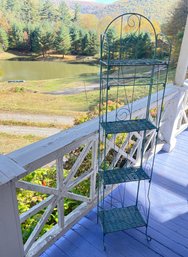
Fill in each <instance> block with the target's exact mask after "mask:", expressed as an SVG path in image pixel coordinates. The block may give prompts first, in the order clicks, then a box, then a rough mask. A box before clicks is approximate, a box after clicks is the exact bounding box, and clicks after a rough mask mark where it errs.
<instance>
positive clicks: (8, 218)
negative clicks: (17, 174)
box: [0, 182, 24, 257]
mask: <svg viewBox="0 0 188 257" xmlns="http://www.w3.org/2000/svg"><path fill="white" fill-rule="evenodd" d="M0 256H1V257H23V256H24V248H23V242H22V235H21V228H20V220H19V214H18V203H17V199H16V189H15V183H14V182H8V183H6V184H3V185H0Z"/></svg>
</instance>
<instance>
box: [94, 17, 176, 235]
mask: <svg viewBox="0 0 188 257" xmlns="http://www.w3.org/2000/svg"><path fill="white" fill-rule="evenodd" d="M170 51H171V47H170V45H169V43H168V41H167V40H166V38H165V37H164V36H163V35H157V33H156V31H155V28H154V26H153V24H152V23H151V22H150V21H149V20H148V19H147V18H146V17H144V16H142V15H140V14H137V13H126V14H123V15H120V16H118V17H117V18H115V19H114V20H113V21H112V22H111V23H110V24H109V25H108V26H107V28H106V30H105V32H104V34H103V35H102V36H101V56H100V107H99V109H100V116H99V123H100V124H99V137H100V138H99V139H100V140H99V142H100V143H99V187H98V189H99V194H98V217H99V220H100V223H101V225H102V229H103V235H106V234H107V233H111V232H115V231H121V230H125V229H130V228H137V227H144V226H145V227H146V235H147V227H148V220H149V212H150V200H149V190H150V185H151V179H152V173H153V164H154V158H155V152H156V144H157V140H158V134H159V133H160V132H159V127H160V120H161V113H162V109H163V99H164V94H165V86H166V81H167V72H168V66H169V58H170ZM159 91H160V92H159ZM154 92H156V94H155V95H156V107H155V108H152V106H151V95H152V93H154ZM143 95H144V96H145V98H144V100H145V102H144V103H145V114H144V115H143V117H142V118H141V119H140V118H139V119H137V117H136V116H135V115H134V116H133V112H134V107H135V105H136V104H137V102H136V100H137V99H139V98H141V97H143ZM121 105H122V106H121ZM112 110H114V112H113V115H110V116H109V115H108V112H109V111H112ZM151 132H154V133H153V134H154V139H153V141H148V140H147V139H148V136H149V135H150V134H151ZM137 140H140V141H139V144H138V141H137ZM112 144H113V149H115V150H112V147H110V146H111V145H112ZM148 148H151V151H150V154H149V155H148V154H147V156H146V154H145V153H146V152H147V149H148ZM122 149H123V150H122ZM138 152H140V154H138ZM136 154H137V156H139V157H137V159H136V162H135V161H134V159H133V158H132V157H133V156H134V155H135V156H136ZM120 157H121V158H120ZM119 159H120V160H119ZM148 167H149V168H148ZM128 182H129V183H132V186H133V187H135V188H136V189H135V191H136V193H135V202H134V203H133V204H131V205H130V204H127V201H126V183H128ZM141 183H147V193H146V199H147V201H148V207H147V209H146V210H143V208H142V206H141V204H140V201H139V190H142V187H141ZM118 184H123V185H122V187H121V198H122V200H121V204H119V203H117V201H115V200H114V198H113V193H111V194H110V196H109V197H108V199H110V200H109V201H108V200H105V196H106V195H107V194H108V192H113V189H114V188H115V187H116V186H117V185H118ZM103 238H104V237H103ZM147 239H149V237H148V235H147Z"/></svg>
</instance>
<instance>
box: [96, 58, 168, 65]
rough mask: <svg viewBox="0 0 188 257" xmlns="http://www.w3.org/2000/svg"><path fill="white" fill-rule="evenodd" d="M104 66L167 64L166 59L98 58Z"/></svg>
mask: <svg viewBox="0 0 188 257" xmlns="http://www.w3.org/2000/svg"><path fill="white" fill-rule="evenodd" d="M100 63H101V64H102V65H105V66H152V65H168V62H167V61H162V60H159V59H127V60H121V59H118V60H109V61H107V60H100Z"/></svg>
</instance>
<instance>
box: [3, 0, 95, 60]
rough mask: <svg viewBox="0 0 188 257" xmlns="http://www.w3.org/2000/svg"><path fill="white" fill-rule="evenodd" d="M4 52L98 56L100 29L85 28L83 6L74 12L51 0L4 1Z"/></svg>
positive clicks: (75, 8)
mask: <svg viewBox="0 0 188 257" xmlns="http://www.w3.org/2000/svg"><path fill="white" fill-rule="evenodd" d="M0 6H1V11H0V43H1V46H2V47H1V48H2V49H1V50H4V51H6V50H10V49H11V50H20V51H28V52H34V53H41V54H43V56H44V55H45V53H46V52H47V51H48V50H55V51H56V52H59V53H61V54H63V55H64V54H68V53H71V54H76V55H80V54H82V55H95V54H96V53H98V36H97V32H96V30H93V29H86V28H84V26H81V20H80V11H79V6H78V5H75V7H74V10H71V9H69V8H68V6H67V5H66V3H65V2H61V3H60V4H59V5H55V4H54V3H52V2H51V1H50V0H43V1H40V0H23V1H19V0H0Z"/></svg>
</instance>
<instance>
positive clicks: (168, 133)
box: [0, 86, 188, 257]
mask: <svg viewBox="0 0 188 257" xmlns="http://www.w3.org/2000/svg"><path fill="white" fill-rule="evenodd" d="M144 103H145V98H143V99H140V100H138V101H136V102H135V103H134V106H133V110H134V113H133V117H139V118H142V116H143V114H144V113H145V110H144V108H143V106H145V105H144ZM155 106H156V95H152V108H154V107H155ZM187 115H188V94H187V89H186V87H183V88H180V87H179V88H178V87H175V86H170V87H168V88H167V90H166V95H165V101H164V111H163V115H162V121H161V130H160V140H161V143H160V148H159V149H161V147H164V149H165V150H168V151H169V150H171V149H172V147H173V146H174V141H175V136H176V135H177V134H178V133H180V132H181V131H182V130H183V129H185V128H187V125H188V118H187V117H188V116H187ZM109 117H111V118H112V119H113V117H114V113H113V112H112V113H110V114H109ZM155 133H156V132H155V131H150V132H148V134H147V142H146V144H145V156H148V155H150V154H151V152H152V150H153V142H154V140H155ZM130 137H131V139H132V143H133V147H132V148H131V151H130V153H129V154H128V153H127V152H126V146H127V140H126V139H125V141H124V142H123V143H122V145H121V146H119V145H116V144H114V142H113V141H112V140H113V139H111V140H110V139H109V141H108V151H110V150H111V149H113V150H115V151H116V153H117V154H116V156H115V157H114V160H113V162H114V163H117V162H118V160H119V158H120V157H121V156H123V157H124V158H125V159H128V161H129V162H130V163H132V164H135V163H136V162H137V161H138V160H139V158H140V152H141V140H142V132H141V133H137V132H133V133H131V135H129V138H130ZM97 145H98V119H93V120H91V121H88V122H86V123H83V124H81V125H78V126H75V127H73V128H71V129H69V130H66V131H63V132H61V133H58V134H56V135H54V136H51V137H49V138H46V139H44V140H41V141H39V142H36V143H34V144H31V145H29V146H26V147H24V148H22V149H19V150H17V151H14V152H12V153H10V154H8V155H6V156H3V155H1V156H0V255H1V257H23V256H27V257H31V256H39V255H40V253H41V252H42V251H43V250H44V249H46V248H47V247H49V246H50V244H52V243H53V242H54V241H55V240H57V239H58V238H59V237H60V236H61V235H62V234H63V233H65V232H66V231H67V230H68V229H69V228H70V227H71V226H72V225H73V224H75V223H76V222H77V221H78V220H79V219H80V218H81V217H82V216H83V215H85V214H86V213H87V212H88V211H89V210H90V209H91V208H92V207H93V206H95V204H96V198H97V197H96V195H97V192H96V174H97V169H98V167H97V166H98V165H97V163H98V160H97ZM80 146H82V151H81V152H80V154H79V156H78V157H77V159H76V161H75V162H74V164H73V165H72V167H71V169H70V171H69V173H68V175H67V176H66V177H64V173H63V170H64V167H63V165H64V163H65V161H64V157H65V156H66V158H69V157H68V154H69V153H70V152H71V151H74V150H76V149H78V148H79V147H80ZM159 149H158V150H159ZM88 154H90V155H91V156H92V161H91V164H90V167H89V169H88V170H85V171H84V172H83V173H81V174H80V175H79V176H75V175H76V173H77V171H78V169H79V167H80V166H81V165H82V163H83V161H84V159H85V157H86V156H87V155H88ZM53 162H55V165H56V177H57V183H56V187H53V188H52V187H48V186H43V185H39V184H32V183H29V182H26V181H23V180H20V179H22V178H24V177H25V176H26V175H27V174H29V173H31V172H33V171H35V170H37V169H38V168H41V167H43V166H45V165H47V164H49V163H53ZM86 179H89V180H90V192H89V195H79V194H76V193H73V192H72V189H73V188H74V187H75V186H77V185H78V184H79V183H81V182H82V181H84V180H86ZM16 187H18V188H22V189H24V190H31V191H34V192H40V193H43V194H47V195H48V197H47V198H46V199H45V200H43V201H41V202H40V203H38V204H37V205H35V206H33V207H32V208H31V209H29V210H28V211H26V212H25V213H23V214H21V215H20V216H19V214H18V204H17V199H16ZM65 198H70V199H74V200H78V201H80V202H82V203H81V204H80V205H79V206H78V207H77V208H76V209H75V210H73V211H72V212H71V213H70V214H68V215H67V216H65V215H64V199H65ZM54 208H57V211H58V222H57V224H56V225H55V226H54V227H53V228H52V229H51V230H49V231H48V232H46V233H45V234H44V235H43V236H39V234H40V232H41V229H42V228H43V227H44V225H45V223H46V222H47V220H48V218H49V217H50V215H51V213H52V212H53V210H54ZM40 210H44V212H43V214H42V216H41V218H40V220H39V221H38V223H37V225H36V227H35V228H34V230H33V232H32V233H31V235H30V237H29V238H28V240H27V242H26V243H25V245H24V246H23V243H22V235H21V229H20V223H22V222H24V221H25V220H27V219H28V218H29V217H31V216H33V215H35V214H36V213H38V212H39V211H40Z"/></svg>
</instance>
